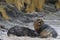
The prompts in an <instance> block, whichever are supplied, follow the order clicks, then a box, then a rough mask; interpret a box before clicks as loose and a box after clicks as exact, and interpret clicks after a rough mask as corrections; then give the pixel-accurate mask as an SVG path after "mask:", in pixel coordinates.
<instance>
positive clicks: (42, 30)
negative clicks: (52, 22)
mask: <svg viewBox="0 0 60 40" xmlns="http://www.w3.org/2000/svg"><path fill="white" fill-rule="evenodd" d="M39 20H40V21H39ZM34 28H35V30H36V32H37V33H38V34H40V37H41V38H47V37H53V38H56V37H57V36H58V34H57V32H56V30H55V29H54V28H52V27H51V26H49V25H48V24H45V23H44V21H43V20H42V19H37V20H36V21H35V22H34Z"/></svg>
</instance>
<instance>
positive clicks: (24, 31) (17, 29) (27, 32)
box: [7, 26, 39, 37]
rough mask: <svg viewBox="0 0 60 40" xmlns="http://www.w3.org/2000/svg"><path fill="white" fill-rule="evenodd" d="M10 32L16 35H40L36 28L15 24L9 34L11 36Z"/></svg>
mask: <svg viewBox="0 0 60 40" xmlns="http://www.w3.org/2000/svg"><path fill="white" fill-rule="evenodd" d="M10 34H12V35H16V36H29V37H39V35H38V34H37V33H36V32H35V31H34V30H32V29H29V28H26V27H20V26H14V27H12V28H11V29H9V30H8V33H7V35H8V36H10Z"/></svg>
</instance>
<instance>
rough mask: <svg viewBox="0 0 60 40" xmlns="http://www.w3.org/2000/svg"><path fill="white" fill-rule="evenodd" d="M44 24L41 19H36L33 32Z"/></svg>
mask: <svg viewBox="0 0 60 40" xmlns="http://www.w3.org/2000/svg"><path fill="white" fill-rule="evenodd" d="M43 24H44V21H43V20H42V19H37V20H36V21H35V22H34V28H35V30H36V31H37V29H39V28H40V26H41V25H43Z"/></svg>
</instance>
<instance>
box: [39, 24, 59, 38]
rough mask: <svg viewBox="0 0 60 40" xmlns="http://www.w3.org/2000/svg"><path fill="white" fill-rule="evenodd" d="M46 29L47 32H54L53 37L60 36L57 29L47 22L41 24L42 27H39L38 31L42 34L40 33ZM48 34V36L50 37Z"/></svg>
mask: <svg viewBox="0 0 60 40" xmlns="http://www.w3.org/2000/svg"><path fill="white" fill-rule="evenodd" d="M45 29H46V32H47V33H49V32H50V34H49V35H51V34H52V37H53V38H56V37H57V36H58V34H57V32H56V30H55V29H54V28H52V27H50V26H49V25H47V24H43V25H42V26H41V28H39V29H38V33H39V34H40V33H41V32H43V31H44V30H45ZM48 30H49V31H48ZM49 35H48V36H49ZM48 36H47V37H48Z"/></svg>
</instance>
